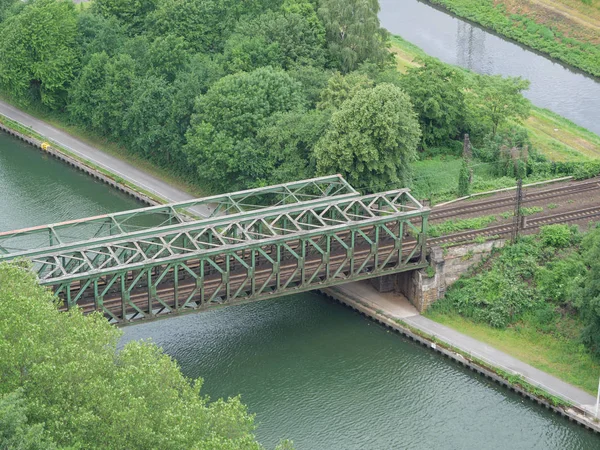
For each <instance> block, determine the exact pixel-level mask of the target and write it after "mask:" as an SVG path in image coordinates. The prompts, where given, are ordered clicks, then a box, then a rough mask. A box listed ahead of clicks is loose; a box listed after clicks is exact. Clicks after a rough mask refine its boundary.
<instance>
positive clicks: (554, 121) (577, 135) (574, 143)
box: [390, 36, 600, 162]
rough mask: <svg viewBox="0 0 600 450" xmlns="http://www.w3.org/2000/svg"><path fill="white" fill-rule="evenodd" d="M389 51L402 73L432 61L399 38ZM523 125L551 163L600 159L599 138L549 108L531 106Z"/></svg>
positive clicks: (392, 39)
mask: <svg viewBox="0 0 600 450" xmlns="http://www.w3.org/2000/svg"><path fill="white" fill-rule="evenodd" d="M390 51H391V52H392V53H394V55H395V56H396V62H397V68H398V70H400V71H401V72H403V73H405V72H406V71H407V70H408V69H409V68H410V67H416V66H418V64H419V59H420V58H433V57H432V56H429V55H427V54H426V53H425V52H424V51H423V50H422V49H420V48H419V47H417V46H416V45H414V44H412V43H410V42H408V41H406V40H404V39H403V38H402V37H400V36H392V38H391V47H390ZM434 59H436V60H437V58H434ZM438 61H439V60H438ZM463 70H464V69H463ZM523 126H524V127H525V128H526V129H527V131H528V132H529V135H530V138H531V141H532V144H534V145H535V147H536V149H538V150H539V151H540V152H541V153H542V154H544V155H545V156H546V157H548V158H549V159H551V160H552V161H573V162H579V161H585V160H589V159H599V158H600V136H598V135H597V134H595V133H593V132H591V131H589V130H587V129H585V128H583V127H580V126H578V125H576V124H575V123H573V122H571V121H570V120H568V119H566V118H564V117H561V116H559V115H558V114H555V113H553V112H551V111H549V110H547V109H544V108H539V107H536V106H532V109H531V116H530V117H529V118H528V119H527V120H525V121H524V123H523Z"/></svg>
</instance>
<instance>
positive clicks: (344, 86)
mask: <svg viewBox="0 0 600 450" xmlns="http://www.w3.org/2000/svg"><path fill="white" fill-rule="evenodd" d="M371 87H373V81H372V80H371V79H370V78H369V77H368V76H367V75H363V74H360V73H358V72H352V73H349V74H348V75H342V74H341V73H339V72H336V73H334V74H333V75H332V76H331V78H329V80H328V81H327V86H326V87H325V88H324V89H323V90H322V91H321V101H320V102H319V103H318V105H317V106H318V108H319V109H328V108H333V109H337V108H339V107H340V106H341V105H342V103H344V102H345V101H346V100H348V99H349V98H351V97H353V96H354V95H355V94H356V93H357V92H358V91H360V90H361V89H367V88H371Z"/></svg>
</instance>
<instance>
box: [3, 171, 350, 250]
mask: <svg viewBox="0 0 600 450" xmlns="http://www.w3.org/2000/svg"><path fill="white" fill-rule="evenodd" d="M358 195H359V194H358V192H357V191H355V190H354V188H352V186H350V185H349V184H348V182H346V180H344V178H343V177H342V176H341V175H333V176H326V177H320V178H313V179H309V180H303V181H297V182H292V183H284V184H279V185H276V186H268V187H264V188H257V189H249V190H245V191H240V192H234V193H230V194H222V195H216V196H212V197H206V198H200V199H195V200H190V201H184V202H178V203H170V204H166V205H159V206H151V207H147V208H139V209H135V210H131V211H124V212H118V213H113V214H105V215H101V216H95V217H88V218H84V219H78V220H71V221H68V222H61V223H57V224H51V225H43V226H38V227H32V228H27V229H22V230H15V231H7V232H2V233H0V261H2V260H8V259H14V258H15V257H18V256H23V257H28V256H29V253H30V252H32V251H35V250H43V249H48V248H53V247H61V246H65V245H68V244H75V243H82V242H88V241H90V242H91V241H93V240H95V239H98V238H108V239H112V240H114V239H116V238H118V237H119V236H124V235H127V234H129V233H133V232H136V231H144V230H146V231H148V230H151V231H152V232H156V231H157V230H160V229H161V228H164V227H169V226H173V225H177V224H182V223H186V222H193V221H197V220H198V219H200V220H203V219H207V218H212V217H219V216H224V215H227V216H232V215H234V216H235V215H239V214H244V213H247V212H257V211H261V210H265V209H268V208H271V207H282V206H286V205H288V206H289V205H294V204H298V203H301V202H306V201H311V200H316V199H324V198H332V199H334V198H338V197H348V196H358Z"/></svg>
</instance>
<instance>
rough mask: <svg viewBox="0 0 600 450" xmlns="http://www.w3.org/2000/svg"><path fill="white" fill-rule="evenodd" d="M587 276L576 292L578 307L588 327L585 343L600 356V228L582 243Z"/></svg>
mask: <svg viewBox="0 0 600 450" xmlns="http://www.w3.org/2000/svg"><path fill="white" fill-rule="evenodd" d="M581 248H582V250H583V251H582V253H583V261H584V263H585V265H586V269H587V270H586V275H585V276H584V277H583V278H581V279H580V280H579V287H578V288H577V289H576V290H575V293H574V297H575V298H576V299H577V300H576V305H577V308H578V309H579V311H580V312H581V315H582V317H583V320H584V321H585V322H586V324H587V325H586V327H585V329H584V330H583V332H582V340H583V343H584V344H585V345H586V346H588V347H589V348H590V349H591V350H592V352H594V354H596V355H597V356H600V228H595V229H593V230H592V231H590V232H589V233H588V234H587V235H586V236H585V237H584V239H583V242H582V243H581Z"/></svg>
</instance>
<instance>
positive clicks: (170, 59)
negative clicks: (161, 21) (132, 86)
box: [146, 34, 189, 83]
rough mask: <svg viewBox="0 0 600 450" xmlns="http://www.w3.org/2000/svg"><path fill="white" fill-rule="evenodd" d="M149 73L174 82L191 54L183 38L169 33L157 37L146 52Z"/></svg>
mask: <svg viewBox="0 0 600 450" xmlns="http://www.w3.org/2000/svg"><path fill="white" fill-rule="evenodd" d="M146 60H147V65H148V72H147V73H148V74H150V75H156V76H158V77H162V78H164V79H165V80H166V81H167V82H169V83H172V82H173V81H174V80H175V77H176V76H177V73H179V72H180V71H181V70H183V69H184V68H185V66H186V65H187V64H188V62H189V54H188V52H187V51H186V49H185V43H184V41H183V39H182V38H180V37H176V36H174V35H172V34H168V35H166V36H164V37H159V38H156V39H155V40H154V41H153V42H152V44H150V48H149V49H148V52H147V54H146Z"/></svg>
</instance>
